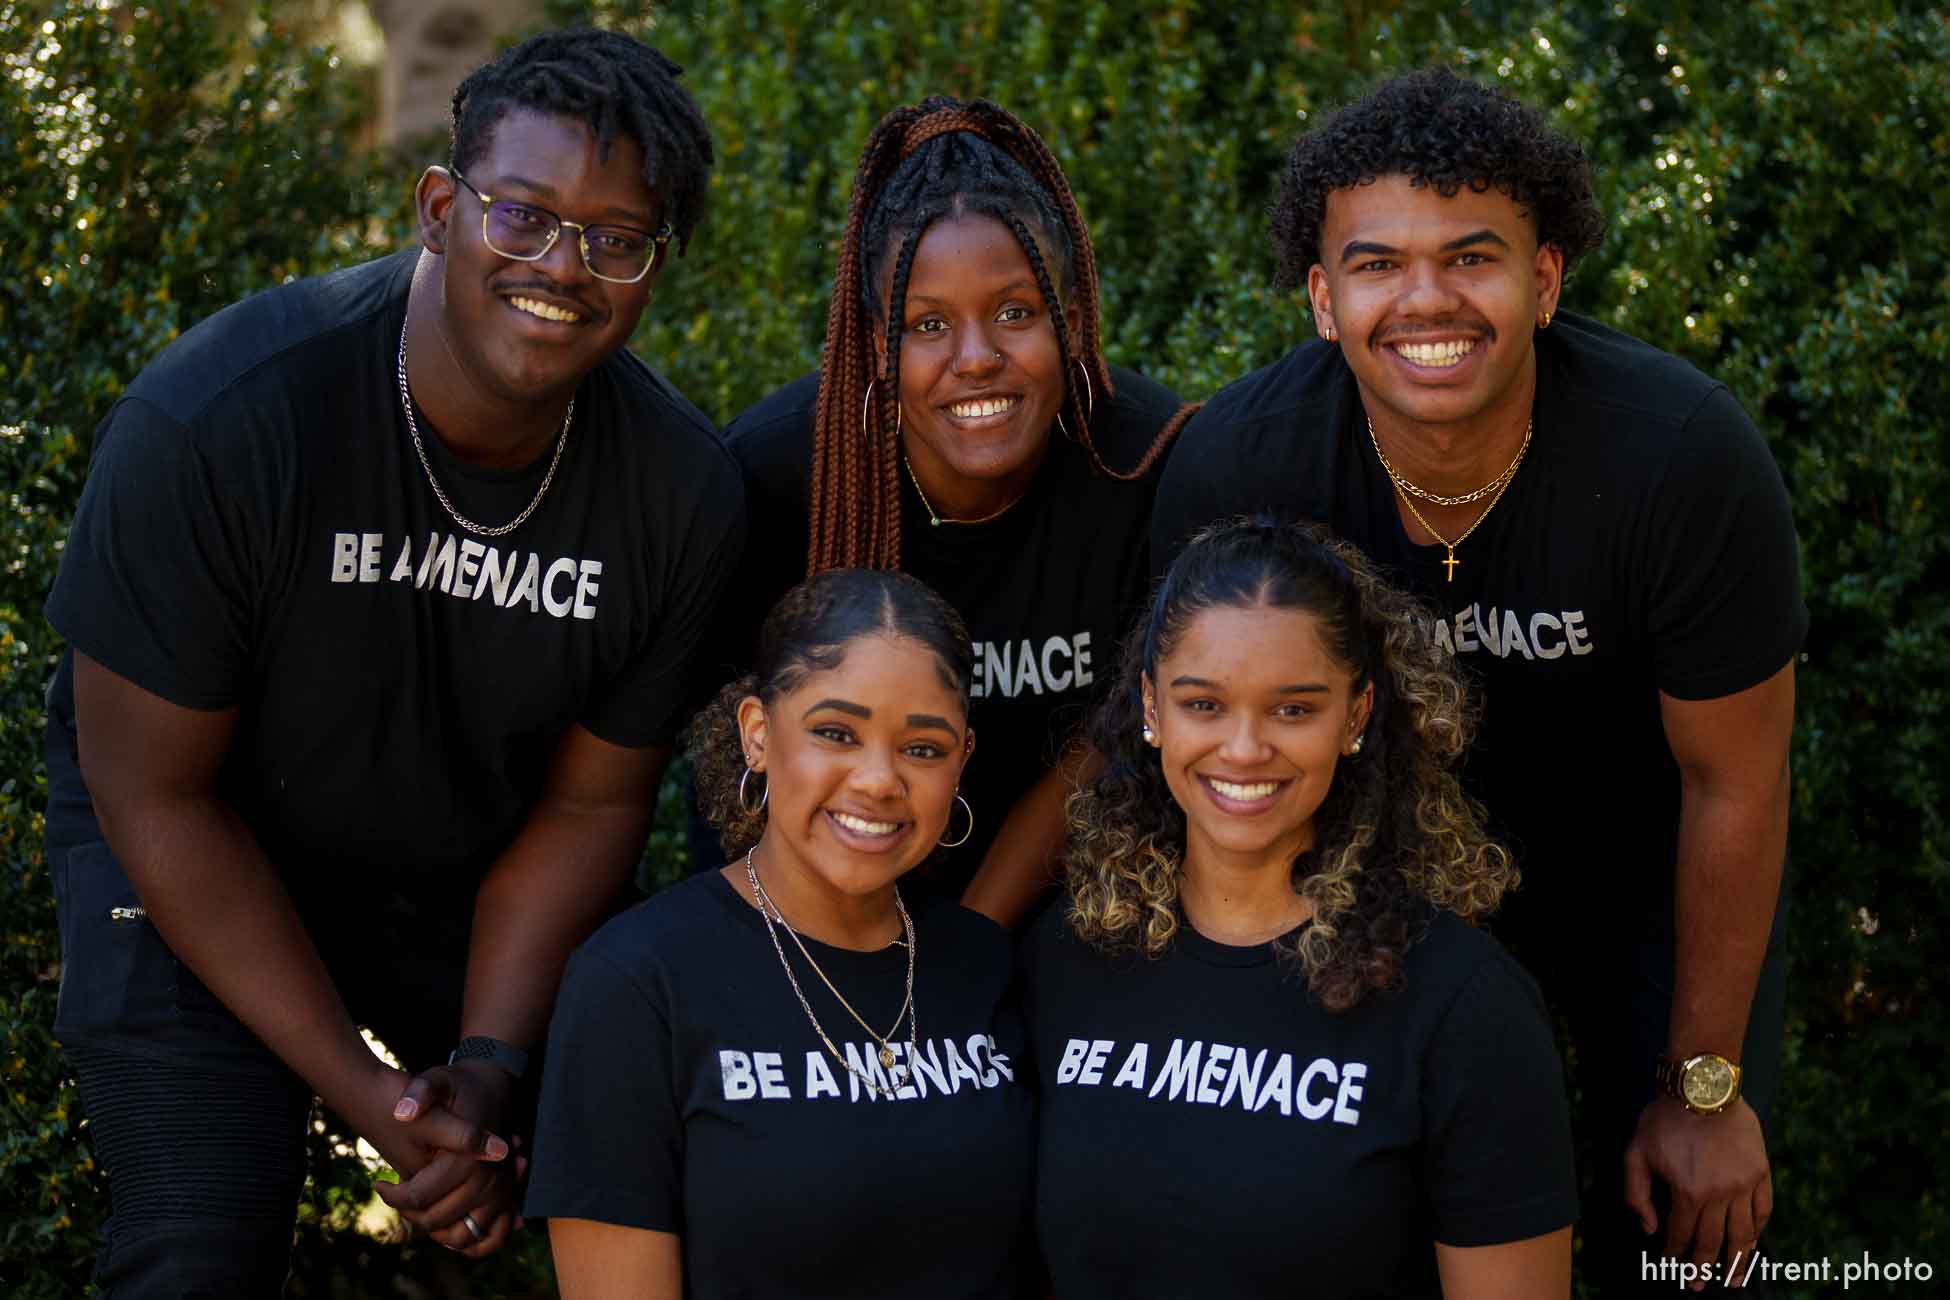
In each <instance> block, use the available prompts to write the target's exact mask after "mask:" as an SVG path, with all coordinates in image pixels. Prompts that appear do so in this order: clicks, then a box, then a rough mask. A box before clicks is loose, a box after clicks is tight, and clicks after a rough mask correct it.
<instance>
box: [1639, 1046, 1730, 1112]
mask: <svg viewBox="0 0 1950 1300" xmlns="http://www.w3.org/2000/svg"><path fill="white" fill-rule="evenodd" d="M1653 1077H1654V1078H1656V1079H1657V1080H1658V1082H1659V1091H1660V1092H1663V1093H1664V1094H1665V1095H1666V1096H1668V1097H1670V1098H1672V1099H1673V1100H1674V1101H1676V1102H1678V1103H1679V1104H1680V1105H1682V1106H1684V1107H1685V1108H1686V1109H1687V1110H1690V1111H1692V1112H1693V1114H1695V1115H1717V1114H1719V1113H1720V1112H1721V1111H1723V1110H1725V1109H1726V1108H1727V1107H1729V1106H1731V1105H1733V1103H1734V1102H1735V1101H1737V1100H1739V1098H1740V1067H1739V1066H1737V1065H1735V1064H1734V1063H1733V1062H1732V1061H1729V1060H1728V1059H1727V1058H1726V1057H1724V1056H1721V1055H1719V1054H1718V1053H1715V1052H1701V1053H1700V1054H1699V1055H1698V1056H1689V1057H1687V1058H1686V1059H1685V1060H1683V1061H1676V1060H1674V1059H1673V1058H1671V1057H1669V1056H1662V1057H1660V1058H1659V1064H1658V1066H1657V1067H1656V1068H1655V1069H1654V1071H1653Z"/></svg>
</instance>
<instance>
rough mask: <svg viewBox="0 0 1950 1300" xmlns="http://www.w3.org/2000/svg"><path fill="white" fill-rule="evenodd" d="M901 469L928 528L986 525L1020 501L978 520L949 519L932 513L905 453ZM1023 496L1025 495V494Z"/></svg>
mask: <svg viewBox="0 0 1950 1300" xmlns="http://www.w3.org/2000/svg"><path fill="white" fill-rule="evenodd" d="M901 468H903V469H905V470H906V471H907V481H908V482H910V483H912V484H913V485H914V495H915V496H917V497H920V498H921V509H923V510H925V511H927V512H928V527H930V528H939V527H941V525H943V524H962V525H968V524H986V523H988V522H989V521H990V520H993V519H1000V518H1001V517H1002V516H1004V515H1006V514H1008V513H1009V512H1010V511H1011V510H1014V509H1015V508H1016V501H1020V500H1022V497H1020V496H1019V497H1017V498H1016V499H1015V501H1011V502H1010V503H1009V504H1008V505H1006V506H1003V507H1002V508H1001V509H1000V510H997V511H996V512H995V513H994V514H988V515H983V516H982V517H981V518H980V519H950V518H948V517H947V516H946V515H938V514H936V513H935V512H934V503H933V502H932V501H929V500H928V494H927V493H926V492H924V491H923V490H922V489H921V480H920V478H919V477H918V476H917V475H916V474H915V473H914V465H913V463H912V462H911V461H909V460H908V459H907V453H906V452H902V453H901ZM1024 495H1027V492H1025V493H1024Z"/></svg>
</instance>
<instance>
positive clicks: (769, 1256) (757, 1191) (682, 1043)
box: [525, 871, 1034, 1300]
mask: <svg viewBox="0 0 1950 1300" xmlns="http://www.w3.org/2000/svg"><path fill="white" fill-rule="evenodd" d="M915 929H916V945H917V952H916V969H915V974H914V999H915V1008H916V1011H917V1014H918V1019H917V1020H916V1022H915V1033H916V1036H917V1040H918V1048H919V1055H918V1057H914V1058H912V1059H913V1063H914V1065H915V1066H916V1067H917V1068H915V1069H914V1070H913V1071H912V1073H911V1075H910V1076H908V1077H907V1078H906V1079H905V1081H904V1082H903V1083H901V1084H899V1085H896V1084H895V1083H894V1081H893V1080H892V1079H891V1078H890V1077H889V1072H888V1071H887V1070H886V1069H884V1068H883V1067H882V1065H881V1063H880V1060H879V1046H878V1044H876V1043H874V1042H873V1041H872V1040H871V1039H869V1038H868V1037H867V1035H866V1034H865V1033H864V1032H862V1031H861V1030H860V1028H859V1026H858V1025H856V1024H855V1023H854V1022H853V1020H852V1018H851V1017H850V1016H848V1015H847V1013H846V1010H845V1009H844V1008H843V1007H841V1006H840V1005H839V1003H838V1001H837V1000H836V999H834V998H833V996H832V995H831V994H830V993H829V992H828V991H827V990H826V988H825V987H824V986H823V985H822V984H821V983H820V980H819V976H818V975H817V974H815V973H813V971H812V970H811V968H810V967H809V966H807V964H806V963H805V961H804V959H803V958H802V957H801V956H800V954H799V951H798V949H797V948H796V947H795V946H794V945H793V943H792V940H791V939H790V938H789V937H786V936H784V935H781V936H780V939H781V942H782V944H783V945H784V948H785V951H786V953H787V956H788V960H790V961H791V962H792V964H793V972H794V974H795V975H796V976H797V978H798V981H799V987H800V988H801V989H803V990H804V991H805V993H806V996H807V998H808V999H809V1000H810V1002H811V1003H812V1007H813V1010H814V1012H815V1013H816V1014H817V1015H818V1017H819V1022H820V1025H821V1026H822V1027H823V1028H824V1029H825V1030H826V1032H827V1033H828V1034H829V1035H830V1036H831V1037H832V1038H833V1040H834V1042H835V1044H836V1045H837V1046H838V1047H839V1049H840V1051H841V1053H842V1058H843V1059H842V1060H840V1061H835V1060H834V1059H833V1057H832V1056H831V1055H830V1054H829V1053H828V1052H827V1051H826V1049H825V1047H824V1045H823V1044H822V1043H821V1042H820V1039H819V1036H818V1034H817V1033H816V1032H815V1031H814V1029H813V1026H812V1024H811V1022H810V1021H809V1020H808V1019H807V1016H806V1013H805V1010H804V1009H803V1008H802V1007H801V1006H800V1005H799V1001H798V999H797V998H796V997H795V996H794V994H793V992H792V986H791V984H790V983H788V982H787V979H786V973H785V971H784V970H783V969H782V968H781V966H780V964H779V956H778V954H777V952H775V951H774V950H773V947H772V944H771V941H770V939H768V937H767V936H766V933H765V926H764V923H763V921H762V920H761V919H760V917H759V915H758V912H757V911H756V910H755V909H754V908H753V907H752V906H751V904H750V902H749V901H748V900H747V899H746V898H744V897H742V896H740V895H739V894H738V893H736V892H734V890H733V888H732V886H731V885H730V884H728V883H727V882H726V880H725V878H724V877H723V876H722V875H720V874H719V873H718V872H715V871H712V872H706V873H704V874H703V875H699V876H694V877H692V878H690V879H689V880H686V881H684V882H683V883H682V884H680V885H677V886H675V887H673V888H671V889H669V890H666V891H665V892H664V893H662V894H659V895H658V896H657V897H655V898H653V899H651V900H649V901H648V902H646V903H644V904H642V905H640V906H638V907H636V908H634V909H632V910H631V911H629V912H627V913H625V914H624V915H623V916H621V917H619V918H617V919H616V920H614V921H612V922H611V923H610V924H608V925H607V926H605V927H604V928H603V929H602V930H601V931H599V932H598V933H597V935H596V936H595V937H594V938H593V939H591V940H590V941H589V942H588V943H587V944H585V945H584V947H583V948H582V949H581V950H580V951H579V952H578V953H577V954H576V956H575V958H574V959H573V960H572V961H571V963H570V966H569V971H568V974H567V976H566V977H565V979H564V981H563V986H562V994H561V998H560V1001H559V1002H558V1004H557V1008H556V1012H555V1018H554V1021H553V1023H552V1025H551V1027H550V1039H549V1050H548V1070H547V1072H546V1073H545V1075H544V1076H543V1092H542V1101H541V1111H540V1116H539V1118H538V1121H537V1130H536V1138H535V1170H534V1176H533V1178H532V1180H531V1182H530V1185H529V1191H528V1198H527V1203H526V1206H525V1210H526V1213H528V1214H529V1215H531V1216H537V1217H540V1216H548V1215H558V1216H572V1217H576V1218H586V1219H594V1220H597V1221H600V1222H604V1223H616V1224H623V1225H627V1226H631V1227H640V1228H651V1229H655V1230H657V1231H663V1232H674V1233H677V1234H679V1235H680V1236H682V1237H683V1239H684V1240H683V1254H684V1266H685V1281H686V1291H685V1294H686V1295H689V1296H693V1297H699V1298H700V1300H701V1298H704V1297H715V1296H749V1295H765V1296H839V1295H845V1296H884V1297H910V1296H911V1297H915V1298H916V1300H920V1298H921V1297H927V1298H928V1300H936V1298H939V1297H971V1298H972V1297H1002V1296H1012V1295H1016V1294H1023V1292H1020V1291H1019V1290H1018V1284H1017V1279H1018V1275H1019V1272H1020V1270H1021V1268H1022V1266H1023V1264H1024V1263H1025V1252H1026V1251H1027V1249H1028V1237H1027V1229H1028V1213H1029V1194H1030V1178H1031V1165H1030V1161H1031V1148H1032V1143H1033V1141H1034V1136H1033V1132H1032V1123H1033V1121H1032V1103H1031V1099H1030V1091H1029V1087H1028V1081H1027V1079H1026V1078H1025V1077H1024V1071H1025V1069H1026V1066H1025V1065H1024V1063H1023V1053H1024V1041H1023V1037H1022V1030H1021V1027H1020V1022H1019V1020H1018V1019H1017V1018H1016V1016H1015V1014H1014V1013H1013V1011H1012V1010H1011V1009H1010V1008H1009V1007H1008V1006H1006V1005H1005V1002H1004V995H1005V989H1006V985H1007V981H1008V975H1009V960H1010V958H1009V940H1008V937H1007V935H1005V934H1004V933H1003V931H1002V930H1001V929H1000V928H999V927H997V926H996V925H994V924H993V923H992V922H990V921H988V920H986V919H985V918H982V917H980V916H977V915H976V914H975V913H973V912H969V911H966V910H964V909H962V908H960V907H958V906H956V905H954V904H952V903H943V904H940V905H938V906H936V907H934V908H932V909H929V910H927V911H923V912H920V913H918V914H917V915H916V916H915ZM805 943H806V947H807V948H808V949H809V950H810V951H811V952H812V954H813V958H814V960H816V961H817V962H818V963H819V966H820V968H821V969H822V970H824V971H825V972H826V974H827V976H828V977H830V978H831V979H832V980H833V982H834V983H835V984H836V985H838V987H839V989H840V991H841V992H842V993H843V994H844V995H845V997H846V1000H847V1001H848V1002H851V1003H852V1004H853V1006H854V1007H855V1008H856V1009H857V1010H858V1011H859V1013H860V1014H861V1016H863V1017H864V1018H865V1019H866V1021H867V1022H868V1023H869V1024H871V1025H874V1026H875V1027H876V1028H884V1027H885V1026H887V1025H888V1024H891V1023H892V1022H893V1019H894V1016H895V1015H896V1013H897V1012H898V1011H899V1010H900V1007H901V1002H902V999H903V996H904V993H905V989H906V972H907V957H906V953H905V950H904V949H903V948H901V947H899V946H892V947H889V948H886V949H882V950H881V951H878V952H871V953H860V952H850V951H846V950H843V949H837V948H830V947H827V946H826V945H824V944H820V943H818V942H816V941H814V940H812V939H807V940H805ZM890 1047H892V1048H893V1050H894V1052H895V1056H896V1060H895V1068H896V1069H901V1070H905V1069H906V1067H907V1066H908V1063H909V1060H910V1056H909V1045H908V1035H907V1032H906V1026H905V1024H903V1027H902V1032H901V1033H900V1034H899V1035H898V1036H897V1037H896V1038H895V1039H893V1040H890ZM848 1063H851V1064H853V1065H854V1066H856V1067H857V1068H858V1069H859V1070H861V1071H862V1072H864V1073H866V1074H868V1075H869V1076H871V1077H872V1078H873V1079H874V1080H875V1082H876V1083H877V1084H880V1085H881V1086H882V1087H883V1088H891V1089H892V1095H891V1096H887V1095H882V1094H881V1093H879V1092H876V1090H875V1089H872V1088H869V1087H867V1086H866V1085H865V1084H864V1083H863V1082H862V1081H861V1079H860V1078H859V1077H858V1076H857V1075H856V1074H855V1073H854V1072H853V1071H851V1070H849V1069H848V1068H847V1064H848Z"/></svg>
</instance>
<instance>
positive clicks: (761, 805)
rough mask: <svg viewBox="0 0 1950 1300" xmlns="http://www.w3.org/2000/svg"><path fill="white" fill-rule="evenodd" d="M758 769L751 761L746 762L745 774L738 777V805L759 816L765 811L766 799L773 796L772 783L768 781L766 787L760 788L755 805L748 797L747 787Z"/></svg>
mask: <svg viewBox="0 0 1950 1300" xmlns="http://www.w3.org/2000/svg"><path fill="white" fill-rule="evenodd" d="M756 770H757V769H755V768H754V767H752V765H751V764H750V763H747V764H745V774H744V775H743V776H741V777H739V778H738V806H739V807H740V808H743V809H744V810H745V811H746V812H747V813H749V814H751V815H752V816H757V815H758V814H759V813H762V812H764V811H765V803H766V801H767V800H768V799H770V798H771V797H772V783H771V782H770V781H767V782H766V783H765V785H764V787H763V788H761V789H760V790H759V792H758V803H757V804H755V805H754V804H753V803H752V801H751V800H750V799H749V798H747V797H746V796H747V791H746V789H745V787H746V786H747V785H748V784H750V783H751V779H752V773H753V772H754V771H756Z"/></svg>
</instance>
